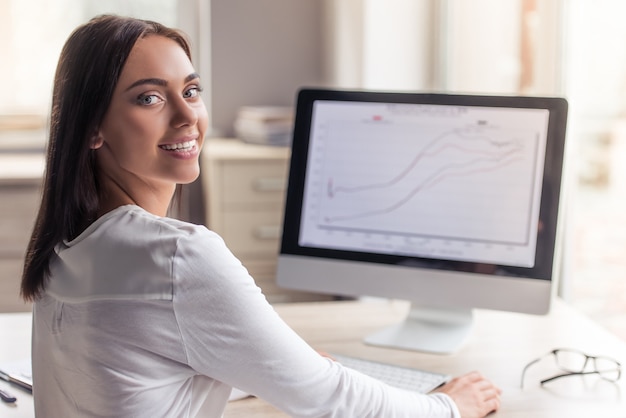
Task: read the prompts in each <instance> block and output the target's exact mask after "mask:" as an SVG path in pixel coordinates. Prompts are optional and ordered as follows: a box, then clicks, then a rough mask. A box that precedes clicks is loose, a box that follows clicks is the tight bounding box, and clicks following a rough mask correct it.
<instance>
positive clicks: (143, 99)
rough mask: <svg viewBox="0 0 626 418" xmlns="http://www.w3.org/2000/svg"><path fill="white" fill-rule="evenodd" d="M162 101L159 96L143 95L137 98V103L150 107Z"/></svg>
mask: <svg viewBox="0 0 626 418" xmlns="http://www.w3.org/2000/svg"><path fill="white" fill-rule="evenodd" d="M159 101H160V99H159V96H157V95H156V94H142V95H141V96H139V97H138V98H137V102H138V103H139V104H140V105H143V106H150V105H154V104H157V103H158V102H159Z"/></svg>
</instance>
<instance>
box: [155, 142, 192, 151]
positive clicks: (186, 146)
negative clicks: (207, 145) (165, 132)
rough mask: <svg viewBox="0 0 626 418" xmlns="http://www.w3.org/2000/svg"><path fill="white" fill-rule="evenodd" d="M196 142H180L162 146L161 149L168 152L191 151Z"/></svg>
mask: <svg viewBox="0 0 626 418" xmlns="http://www.w3.org/2000/svg"><path fill="white" fill-rule="evenodd" d="M196 142H197V141H196V140H195V139H194V140H192V141H185V142H180V143H178V144H167V145H161V148H163V149H164V150H168V151H191V150H192V149H193V147H194V146H195V145H196Z"/></svg>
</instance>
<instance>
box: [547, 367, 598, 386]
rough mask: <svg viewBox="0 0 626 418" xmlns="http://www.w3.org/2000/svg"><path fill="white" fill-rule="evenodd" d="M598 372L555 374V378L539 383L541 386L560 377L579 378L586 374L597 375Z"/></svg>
mask: <svg viewBox="0 0 626 418" xmlns="http://www.w3.org/2000/svg"><path fill="white" fill-rule="evenodd" d="M599 373H600V372H599V371H597V370H594V371H591V372H570V373H563V374H557V375H556V376H552V377H550V378H548V379H544V380H542V381H541V382H539V383H540V384H541V385H543V384H544V383H548V382H551V381H553V380H556V379H560V378H561V377H567V376H580V375H587V374H599Z"/></svg>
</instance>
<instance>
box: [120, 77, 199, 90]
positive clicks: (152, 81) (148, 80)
mask: <svg viewBox="0 0 626 418" xmlns="http://www.w3.org/2000/svg"><path fill="white" fill-rule="evenodd" d="M196 78H200V75H199V74H198V73H191V74H189V75H188V76H187V77H185V83H188V82H190V81H191V80H195V79H196ZM144 84H152V85H156V86H167V84H168V83H167V80H163V79H162V78H142V79H141V80H137V81H135V82H134V83H133V84H131V85H130V86H128V87H127V88H126V91H128V90H130V89H132V88H134V87H137V86H141V85H144Z"/></svg>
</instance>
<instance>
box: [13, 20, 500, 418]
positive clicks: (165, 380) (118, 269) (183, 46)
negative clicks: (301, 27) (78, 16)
mask: <svg viewBox="0 0 626 418" xmlns="http://www.w3.org/2000/svg"><path fill="white" fill-rule="evenodd" d="M200 91H201V87H200V83H199V77H198V75H197V74H196V73H195V71H194V69H193V66H192V64H191V60H190V53H189V46H188V44H187V42H186V40H185V38H184V37H183V36H182V35H181V34H180V33H179V32H177V31H175V30H172V29H169V28H166V27H164V26H162V25H160V24H157V23H154V22H148V21H142V20H137V19H131V18H123V17H117V16H101V17H97V18H94V19H93V20H91V21H90V22H88V23H87V24H85V25H83V26H81V27H79V28H77V29H76V30H75V31H74V33H73V34H72V35H71V36H70V38H69V39H68V41H67V43H66V45H65V47H64V49H63V51H62V53H61V57H60V60H59V65H58V68H57V73H56V77H55V86H54V93H53V104H52V116H51V128H50V139H49V147H48V160H47V170H46V175H45V184H44V194H43V198H42V204H41V208H40V211H39V215H38V217H37V221H36V225H35V229H34V232H33V235H32V238H31V242H30V245H29V248H28V253H27V257H26V260H25V268H24V275H23V279H22V295H23V297H24V298H25V299H27V300H33V301H34V302H35V304H34V322H33V378H34V398H35V410H36V414H37V416H38V417H48V416H49V417H73V416H79V417H90V416H116V417H127V416H128V417H130V416H133V417H161V416H167V417H194V416H203V417H220V416H221V414H222V412H223V410H224V407H225V405H226V401H227V399H228V396H229V393H230V391H231V387H232V386H235V387H238V388H240V389H242V390H244V391H246V392H249V393H253V394H255V395H257V396H259V397H262V398H264V399H266V400H267V401H269V402H271V403H272V404H274V405H276V406H277V407H279V408H281V409H283V410H284V411H286V412H287V413H289V414H291V415H292V416H301V417H307V416H315V417H327V416H328V417H330V416H339V417H359V418H363V417H392V416H424V417H450V416H463V417H480V416H484V415H485V414H487V413H489V412H490V411H493V410H495V409H497V408H498V406H499V390H498V389H497V388H495V387H494V386H493V385H492V384H491V383H490V382H489V381H487V380H485V379H484V378H482V377H481V376H480V375H479V374H477V373H471V374H468V375H466V376H462V377H460V378H457V379H454V380H453V381H451V382H450V383H448V384H447V385H445V386H443V387H442V388H441V389H440V391H439V392H438V393H436V394H432V395H420V394H414V393H409V392H404V391H400V390H396V389H392V388H389V387H386V386H383V385H382V384H380V383H379V382H376V381H374V380H372V379H369V378H365V377H363V376H360V375H357V374H355V373H353V372H351V371H349V370H347V369H345V368H343V367H342V366H341V365H339V364H338V363H336V362H334V361H332V360H331V359H328V358H326V357H322V356H320V355H319V354H318V353H317V352H315V351H314V350H313V349H311V348H310V347H309V346H308V345H307V344H306V343H305V342H304V341H302V340H301V339H300V338H299V337H298V336H297V335H296V334H295V333H294V332H293V331H292V330H291V329H290V328H289V327H287V325H285V324H284V323H283V322H282V321H281V319H280V318H279V317H278V316H277V315H276V314H275V312H274V311H273V309H272V308H271V306H270V305H269V304H268V303H267V302H266V300H265V298H264V297H263V295H262V293H261V291H260V290H259V288H258V287H256V286H255V284H254V281H253V279H252V278H251V277H250V276H249V275H248V273H247V271H246V270H245V269H244V267H243V266H242V265H241V263H240V262H239V261H238V260H237V259H236V258H235V257H234V256H233V255H232V254H231V253H230V251H229V250H228V249H227V248H226V246H225V245H224V243H223V241H222V240H221V238H220V237H218V236H217V235H216V234H214V233H212V232H210V231H209V230H207V229H206V228H205V227H202V226H197V225H192V224H188V223H184V222H181V221H178V220H175V219H172V218H168V217H166V214H167V212H168V208H169V206H170V203H171V201H172V198H173V196H174V195H175V192H176V188H177V187H178V186H177V185H178V184H185V183H189V182H191V181H193V180H194V179H195V178H196V177H197V176H198V174H199V165H198V154H199V152H200V150H201V148H202V144H203V140H204V136H205V133H206V130H207V125H208V122H207V119H208V117H207V112H206V109H205V107H204V104H203V102H202V99H201V98H200V94H199V93H200ZM459 412H460V415H459Z"/></svg>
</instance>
